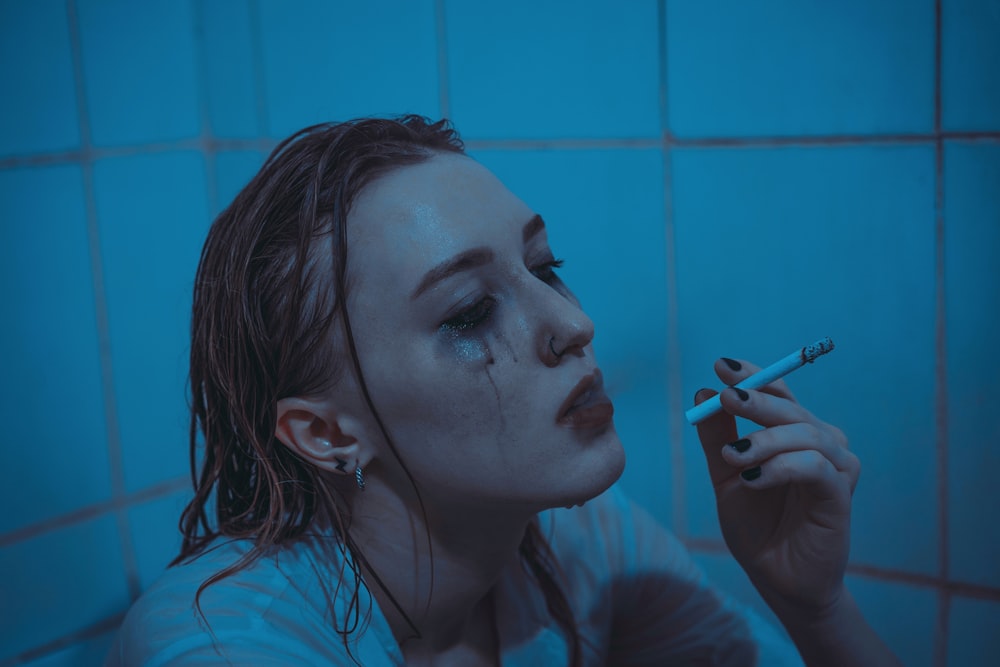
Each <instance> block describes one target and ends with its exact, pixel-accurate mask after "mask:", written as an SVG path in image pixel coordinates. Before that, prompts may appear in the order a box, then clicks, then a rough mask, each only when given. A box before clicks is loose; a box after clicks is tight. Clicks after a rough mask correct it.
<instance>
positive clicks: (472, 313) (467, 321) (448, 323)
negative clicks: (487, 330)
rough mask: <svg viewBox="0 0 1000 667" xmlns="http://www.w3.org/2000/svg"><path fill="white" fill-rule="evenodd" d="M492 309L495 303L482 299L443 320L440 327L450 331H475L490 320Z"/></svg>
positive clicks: (490, 298)
mask: <svg viewBox="0 0 1000 667" xmlns="http://www.w3.org/2000/svg"><path fill="white" fill-rule="evenodd" d="M494 307H496V301H495V300H494V299H493V298H492V297H484V298H482V299H480V300H479V301H477V302H475V303H474V304H472V305H471V306H469V307H468V308H466V309H464V310H462V311H461V312H459V313H458V314H457V315H455V316H454V317H451V318H449V319H447V320H445V321H444V323H443V324H442V325H441V326H443V327H445V328H447V329H451V330H452V331H467V330H469V329H475V328H476V327H478V326H479V325H480V324H483V323H484V322H486V321H487V320H488V319H490V316H491V315H492V314H493V308H494Z"/></svg>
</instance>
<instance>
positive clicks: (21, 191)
mask: <svg viewBox="0 0 1000 667" xmlns="http://www.w3.org/2000/svg"><path fill="white" fill-rule="evenodd" d="M84 209H85V205H84V194H83V177H82V175H81V173H80V170H79V169H78V168H77V167H49V168H39V169H20V170H12V171H3V172H0V220H3V224H0V248H2V250H0V286H2V290H3V294H4V297H3V299H2V300H0V321H2V322H3V323H4V324H3V326H2V327H0V348H2V349H4V350H7V358H6V360H5V361H4V369H3V373H2V375H3V382H2V383H0V414H2V415H3V417H2V419H3V424H4V470H5V474H6V476H8V477H9V479H8V482H7V483H5V484H2V485H0V504H2V505H3V506H4V507H16V508H18V509H17V511H14V512H3V513H2V515H0V532H7V531H10V530H14V529H17V528H21V527H23V526H26V525H28V524H30V523H33V522H36V521H39V520H42V519H47V518H51V517H54V516H58V515H60V514H64V513H66V512H69V511H72V510H75V509H78V508H80V507H82V506H85V505H89V504H92V503H95V502H99V501H102V500H106V499H108V498H109V497H110V494H111V491H110V489H111V482H110V474H109V467H108V448H107V429H106V424H105V420H104V401H103V399H102V389H101V368H100V357H99V354H100V353H99V346H98V339H97V319H96V316H95V314H94V290H93V279H92V277H91V271H90V268H91V267H90V250H89V242H88V238H87V219H86V214H85V213H84ZM15 471H16V472H15ZM26 497H30V498H31V502H24V499H25V498H26Z"/></svg>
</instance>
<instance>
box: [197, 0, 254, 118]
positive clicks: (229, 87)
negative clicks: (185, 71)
mask: <svg viewBox="0 0 1000 667" xmlns="http://www.w3.org/2000/svg"><path fill="white" fill-rule="evenodd" d="M197 11H198V12H200V14H199V19H200V20H201V27H202V30H201V42H202V43H201V51H202V53H203V54H204V65H203V68H204V71H203V72H202V75H203V76H204V77H205V88H206V96H207V102H208V119H209V123H210V125H211V129H212V134H213V135H214V136H217V137H256V136H259V135H260V134H262V132H261V131H262V129H263V128H262V126H261V122H260V118H258V111H259V110H258V102H257V100H258V96H257V84H256V77H257V72H256V71H255V68H254V63H255V62H256V60H255V58H254V54H253V39H252V32H251V31H252V29H253V28H252V22H251V16H250V10H249V3H247V2H246V0H206V1H205V2H201V3H199V4H198V7H197Z"/></svg>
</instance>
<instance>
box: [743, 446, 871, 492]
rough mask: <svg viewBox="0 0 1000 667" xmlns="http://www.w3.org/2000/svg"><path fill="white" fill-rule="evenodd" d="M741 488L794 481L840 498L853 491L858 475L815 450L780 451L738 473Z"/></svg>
mask: <svg viewBox="0 0 1000 667" xmlns="http://www.w3.org/2000/svg"><path fill="white" fill-rule="evenodd" d="M852 456H853V455H852ZM740 482H741V483H742V484H743V486H744V487H746V488H749V489H755V490H763V489H773V488H775V487H779V486H785V485H789V484H797V485H802V486H808V487H811V489H812V492H813V494H814V495H817V496H819V497H825V498H836V499H839V500H843V499H845V498H849V497H850V494H851V493H853V491H854V485H855V484H856V483H857V477H853V478H852V476H851V475H850V474H848V473H847V472H845V471H842V470H838V469H837V467H836V466H835V465H834V464H833V463H832V462H831V461H830V459H828V458H826V457H825V456H823V454H821V453H820V452H818V451H816V450H815V449H803V450H796V451H790V452H782V453H780V454H777V455H775V456H772V457H771V458H769V459H767V460H766V461H763V462H762V463H760V464H759V465H756V466H754V467H752V468H747V469H746V470H744V471H743V472H741V473H740Z"/></svg>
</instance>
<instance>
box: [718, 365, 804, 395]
mask: <svg viewBox="0 0 1000 667" xmlns="http://www.w3.org/2000/svg"><path fill="white" fill-rule="evenodd" d="M759 370H760V366H757V365H756V364H752V363H750V362H749V361H744V360H742V359H729V358H728V357H722V358H720V359H717V360H716V361H715V374H716V375H718V376H719V379H720V380H722V381H723V382H725V383H726V384H727V385H729V386H732V385H734V384H736V383H738V382H742V381H743V380H745V379H747V378H748V377H750V376H751V375H753V374H754V373H756V372H758V371H759ZM758 391H762V392H765V393H768V394H772V395H774V396H780V397H782V398H787V399H788V400H790V401H794V400H795V396H794V395H792V391H791V390H790V389H789V388H788V385H787V384H785V381H784V380H782V379H778V380H775V381H774V382H772V383H771V384H767V385H764V386H763V387H761V388H760V389H758Z"/></svg>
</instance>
